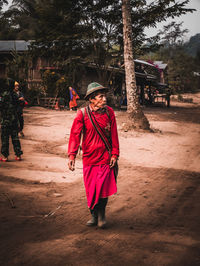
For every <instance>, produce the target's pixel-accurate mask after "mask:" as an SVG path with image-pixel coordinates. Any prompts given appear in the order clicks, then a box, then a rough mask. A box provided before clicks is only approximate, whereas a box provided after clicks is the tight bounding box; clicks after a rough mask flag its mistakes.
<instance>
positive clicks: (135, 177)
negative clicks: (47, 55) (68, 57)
mask: <svg viewBox="0 0 200 266" xmlns="http://www.w3.org/2000/svg"><path fill="white" fill-rule="evenodd" d="M199 96H200V95H196V98H195V100H194V103H193V104H186V103H184V104H183V103H177V102H172V107H171V108H169V109H168V108H160V107H154V108H145V109H144V112H145V114H146V115H147V116H148V119H149V120H150V123H151V126H152V128H154V129H155V132H156V133H143V132H140V133H138V132H122V131H121V125H122V123H123V122H124V121H125V120H126V113H125V112H118V111H117V112H116V115H117V121H118V127H119V135H120V149H121V157H120V173H119V178H118V194H117V195H116V196H113V197H111V198H110V200H109V204H108V208H107V209H108V210H107V220H108V228H107V229H106V230H100V229H98V228H87V227H86V226H85V223H86V221H87V219H88V218H89V212H88V209H87V205H86V198H85V191H84V186H83V181H82V164H81V160H80V155H79V156H78V160H77V165H76V166H77V169H76V171H75V172H73V173H71V172H69V171H68V169H67V165H66V149H67V140H68V138H69V132H70V126H71V123H72V120H73V117H74V116H75V113H73V112H69V111H63V112H57V111H53V110H46V109H43V108H39V107H32V108H30V109H26V110H25V121H26V122H25V131H24V132H25V138H24V139H22V146H23V150H24V156H23V158H24V160H23V161H21V162H15V161H14V160H13V158H14V155H13V151H11V155H10V160H11V161H10V162H9V163H0V211H1V212H0V223H1V227H0V239H1V241H0V265H3V266H4V265H5V266H10V265H12V266H13V265H25V266H27V265H28V266H29V265H30V266H35V265H38V266H43V265H59V266H65V265H134V266H138V265H139V266H140V265H141V266H143V265H144V266H145V265H148V266H149V265H153V266H154V265H155V266H162V265H171V266H197V265H200V255H199V254H200V229H199V225H200V216H199V210H200V141H199V133H200V101H199V99H200V97H199Z"/></svg>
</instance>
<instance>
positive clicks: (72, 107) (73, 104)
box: [69, 87, 80, 111]
mask: <svg viewBox="0 0 200 266" xmlns="http://www.w3.org/2000/svg"><path fill="white" fill-rule="evenodd" d="M69 94H70V102H69V109H70V111H72V110H76V109H77V106H78V105H77V102H76V100H77V99H80V97H79V96H78V94H77V92H76V90H75V89H73V88H72V87H69Z"/></svg>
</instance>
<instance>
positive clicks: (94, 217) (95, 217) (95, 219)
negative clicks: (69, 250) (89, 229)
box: [86, 206, 98, 226]
mask: <svg viewBox="0 0 200 266" xmlns="http://www.w3.org/2000/svg"><path fill="white" fill-rule="evenodd" d="M95 207H96V206H95ZM90 212H91V215H92V218H91V219H90V220H89V221H87V223H86V225H87V226H95V225H97V224H98V212H97V208H94V210H90Z"/></svg>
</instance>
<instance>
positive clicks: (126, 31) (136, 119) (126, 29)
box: [122, 0, 150, 130]
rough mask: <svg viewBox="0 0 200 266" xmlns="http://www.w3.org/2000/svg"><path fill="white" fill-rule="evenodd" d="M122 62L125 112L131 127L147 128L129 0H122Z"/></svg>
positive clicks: (148, 126)
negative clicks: (141, 103)
mask: <svg viewBox="0 0 200 266" xmlns="http://www.w3.org/2000/svg"><path fill="white" fill-rule="evenodd" d="M122 17H123V37H124V64H125V74H126V92H127V112H128V114H129V117H130V119H131V121H132V122H133V124H132V125H133V127H135V128H141V129H145V130H147V129H148V130H149V128H150V125H149V122H148V120H147V118H146V117H145V115H144V113H143V111H142V109H141V106H140V104H139V99H138V94H137V86H136V79H135V69H134V61H133V48H132V23H131V6H130V0H122Z"/></svg>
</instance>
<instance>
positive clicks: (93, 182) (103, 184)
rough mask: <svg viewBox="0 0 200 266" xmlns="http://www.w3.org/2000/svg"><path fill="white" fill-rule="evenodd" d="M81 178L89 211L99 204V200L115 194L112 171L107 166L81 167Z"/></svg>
mask: <svg viewBox="0 0 200 266" xmlns="http://www.w3.org/2000/svg"><path fill="white" fill-rule="evenodd" d="M83 178H84V184H85V190H86V196H87V204H88V207H89V208H90V209H93V208H94V206H95V205H96V204H97V203H98V202H99V198H107V197H108V196H111V195H113V194H115V193H116V192H117V185H116V181H115V176H114V171H113V169H110V166H109V165H107V164H103V165H86V166H83Z"/></svg>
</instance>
